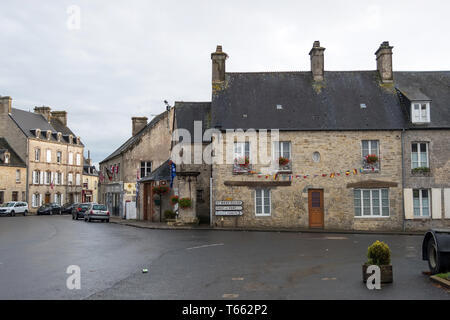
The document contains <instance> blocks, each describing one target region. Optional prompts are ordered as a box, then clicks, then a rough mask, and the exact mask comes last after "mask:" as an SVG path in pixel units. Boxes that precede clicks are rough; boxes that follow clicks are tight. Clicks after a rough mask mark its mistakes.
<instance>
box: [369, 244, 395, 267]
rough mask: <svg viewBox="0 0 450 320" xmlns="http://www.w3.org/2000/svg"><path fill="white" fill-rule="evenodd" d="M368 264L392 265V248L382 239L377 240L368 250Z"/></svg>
mask: <svg viewBox="0 0 450 320" xmlns="http://www.w3.org/2000/svg"><path fill="white" fill-rule="evenodd" d="M367 258H368V261H367V264H369V265H377V266H383V265H390V264H391V250H390V249H389V246H388V245H387V244H386V243H384V242H382V241H378V240H377V241H375V242H374V243H372V245H371V246H370V247H369V248H368V250H367Z"/></svg>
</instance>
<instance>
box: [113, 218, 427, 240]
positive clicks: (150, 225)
mask: <svg viewBox="0 0 450 320" xmlns="http://www.w3.org/2000/svg"><path fill="white" fill-rule="evenodd" d="M110 222H111V223H116V224H120V225H125V226H130V227H135V228H144V229H161V230H217V231H258V232H300V233H302V232H304V233H338V234H383V235H419V236H423V235H424V234H425V232H423V231H364V230H332V229H326V230H323V229H304V228H270V229H269V228H243V227H242V228H240V227H227V228H223V227H210V226H208V225H181V226H174V225H168V224H167V223H165V222H149V221H143V220H125V219H122V218H118V217H111V218H110Z"/></svg>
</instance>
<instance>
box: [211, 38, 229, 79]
mask: <svg viewBox="0 0 450 320" xmlns="http://www.w3.org/2000/svg"><path fill="white" fill-rule="evenodd" d="M227 58H228V55H227V54H226V53H225V52H223V51H222V46H221V45H218V46H217V48H216V52H213V53H211V60H212V82H213V83H214V82H223V81H225V60H226V59H227Z"/></svg>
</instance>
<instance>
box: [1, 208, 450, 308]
mask: <svg viewBox="0 0 450 320" xmlns="http://www.w3.org/2000/svg"><path fill="white" fill-rule="evenodd" d="M375 240H382V241H385V242H387V243H388V244H389V246H390V247H391V250H392V254H393V257H392V264H393V268H394V283H393V284H390V285H386V286H384V287H383V288H382V290H378V291H370V290H368V289H367V288H366V286H365V284H363V282H362V279H361V277H362V275H361V273H362V271H361V264H362V263H363V262H364V261H365V259H366V251H367V247H368V246H369V245H370V244H371V243H372V242H373V241H375ZM421 241H422V237H420V236H401V235H356V234H355V235H342V234H317V233H276V232H239V231H235V232H233V231H204V230H149V229H138V228H133V227H128V226H121V225H116V224H111V223H110V224H107V223H86V222H83V221H81V220H80V221H73V220H71V218H70V217H69V216H39V217H37V216H27V217H20V216H16V217H0V299H230V300H233V299H450V293H449V292H448V291H446V290H445V289H442V288H439V287H437V286H435V285H433V284H432V283H431V282H430V281H429V279H428V278H427V277H426V276H424V275H423V274H422V271H425V270H427V264H426V262H425V261H422V260H421V257H420V247H421ZM69 265H78V266H79V267H80V268H81V289H79V290H69V289H67V287H66V280H67V278H68V277H69V275H68V274H66V269H67V267H68V266H69ZM143 268H147V269H148V271H149V272H148V273H142V269H143Z"/></svg>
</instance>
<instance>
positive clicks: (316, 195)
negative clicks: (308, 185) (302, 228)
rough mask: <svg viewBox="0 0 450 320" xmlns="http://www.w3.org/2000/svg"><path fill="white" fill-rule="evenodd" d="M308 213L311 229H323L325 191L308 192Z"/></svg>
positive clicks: (312, 190)
mask: <svg viewBox="0 0 450 320" xmlns="http://www.w3.org/2000/svg"><path fill="white" fill-rule="evenodd" d="M308 211H309V227H310V228H323V224H324V223H323V220H324V210H323V190H322V189H310V190H308Z"/></svg>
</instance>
